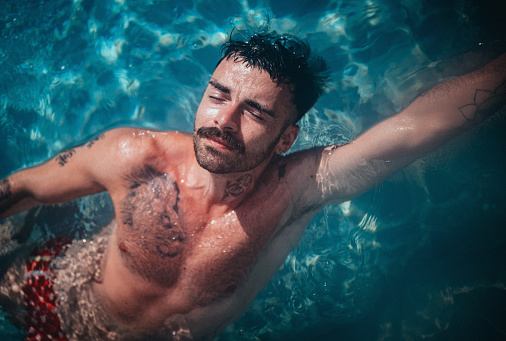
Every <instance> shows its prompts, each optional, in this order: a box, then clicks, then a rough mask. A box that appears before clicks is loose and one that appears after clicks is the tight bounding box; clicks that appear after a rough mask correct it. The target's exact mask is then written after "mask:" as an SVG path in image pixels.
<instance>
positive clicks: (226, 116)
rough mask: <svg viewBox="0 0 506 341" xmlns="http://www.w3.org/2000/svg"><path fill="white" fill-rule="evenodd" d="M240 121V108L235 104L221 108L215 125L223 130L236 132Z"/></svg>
mask: <svg viewBox="0 0 506 341" xmlns="http://www.w3.org/2000/svg"><path fill="white" fill-rule="evenodd" d="M240 119H241V113H240V108H239V106H238V105H236V104H230V105H228V106H226V107H223V108H221V110H220V111H219V112H218V114H217V116H216V118H215V121H214V122H215V123H216V124H217V125H218V126H219V127H220V128H221V129H222V130H223V131H225V130H227V131H233V132H235V131H237V130H238V129H239V125H240Z"/></svg>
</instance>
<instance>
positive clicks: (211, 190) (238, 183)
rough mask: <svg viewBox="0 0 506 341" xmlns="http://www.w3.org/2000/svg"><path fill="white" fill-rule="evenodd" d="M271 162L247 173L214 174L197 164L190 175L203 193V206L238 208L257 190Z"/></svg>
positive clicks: (194, 184)
mask: <svg viewBox="0 0 506 341" xmlns="http://www.w3.org/2000/svg"><path fill="white" fill-rule="evenodd" d="M268 164H269V162H268V161H267V162H265V163H263V164H261V165H259V166H258V167H256V168H255V169H253V170H251V171H247V172H239V173H228V174H214V173H211V172H209V171H207V170H205V169H203V168H202V167H200V165H198V163H197V162H195V165H194V167H193V168H194V169H193V171H192V172H191V175H189V176H190V177H191V178H189V179H190V181H191V183H192V184H193V186H191V187H194V188H200V189H201V190H202V191H203V196H202V200H203V202H202V204H203V205H206V203H207V205H208V206H215V205H219V206H228V207H229V208H232V209H235V208H237V207H238V206H239V205H240V204H241V203H242V202H243V201H244V200H245V199H246V198H247V197H248V196H249V195H251V193H252V192H253V191H254V190H255V187H256V184H257V182H258V180H259V179H260V178H261V176H262V175H263V173H264V171H265V169H266V168H267V166H268Z"/></svg>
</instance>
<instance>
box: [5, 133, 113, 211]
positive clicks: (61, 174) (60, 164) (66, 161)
mask: <svg viewBox="0 0 506 341" xmlns="http://www.w3.org/2000/svg"><path fill="white" fill-rule="evenodd" d="M103 136H104V135H100V136H98V137H96V138H95V139H93V140H91V141H89V142H87V143H86V144H84V145H82V146H80V147H76V148H71V149H68V150H66V151H64V152H62V153H60V154H58V155H57V156H56V157H54V158H52V159H51V160H49V161H47V162H45V163H43V164H41V165H39V166H35V167H31V168H27V169H23V170H20V171H18V172H16V173H13V174H11V175H9V176H8V177H6V178H4V179H1V180H0V219H1V218H5V217H8V216H10V215H13V214H15V213H18V212H20V211H23V210H26V209H29V208H32V207H35V206H37V205H41V204H55V203H59V202H63V201H66V200H70V199H75V198H78V197H81V196H84V195H88V194H92V193H97V192H100V191H103V190H104V188H103V186H101V185H100V184H99V183H98V182H97V181H96V178H95V173H94V171H93V170H92V169H91V167H92V165H93V164H95V166H97V163H96V160H97V159H98V157H97V153H99V152H100V151H101V150H102V149H103V147H102V148H101V147H100V146H99V144H100V143H101V142H102V141H100V140H101V139H103ZM97 149H98V150H97Z"/></svg>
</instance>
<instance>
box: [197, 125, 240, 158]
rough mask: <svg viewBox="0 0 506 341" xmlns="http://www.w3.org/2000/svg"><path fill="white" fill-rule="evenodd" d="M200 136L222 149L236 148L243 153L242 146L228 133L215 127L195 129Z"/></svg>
mask: <svg viewBox="0 0 506 341" xmlns="http://www.w3.org/2000/svg"><path fill="white" fill-rule="evenodd" d="M197 135H198V136H199V137H200V138H205V139H206V140H207V141H209V143H210V144H211V145H212V146H213V147H215V148H218V149H222V150H237V151H239V152H241V153H244V146H243V145H242V144H241V143H240V142H239V141H238V140H237V139H236V138H235V137H234V136H232V135H231V134H230V133H226V132H222V131H221V130H219V129H218V128H216V127H202V128H200V129H198V130H197Z"/></svg>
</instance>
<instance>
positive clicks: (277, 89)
mask: <svg viewBox="0 0 506 341" xmlns="http://www.w3.org/2000/svg"><path fill="white" fill-rule="evenodd" d="M222 51H223V53H224V54H223V57H222V58H221V59H220V61H219V63H218V65H217V67H216V69H215V70H214V73H213V75H212V77H211V79H210V81H209V84H208V87H207V89H206V92H205V94H204V96H203V98H202V101H201V103H200V106H199V109H198V111H197V116H196V118H195V126H194V149H195V155H196V158H197V161H198V163H199V165H200V166H201V167H203V168H204V169H206V170H208V171H210V172H212V173H220V174H225V173H235V172H245V171H250V170H252V169H254V168H256V167H257V166H259V165H262V164H263V165H267V163H268V162H269V160H270V159H271V158H272V156H273V155H274V153H284V152H286V151H287V150H288V149H289V148H290V146H291V145H292V144H293V142H294V141H295V139H296V137H297V134H298V132H299V127H298V126H296V125H295V123H296V122H297V121H298V120H299V119H300V117H301V116H302V115H303V114H304V113H305V112H306V111H307V110H309V109H310V108H311V107H312V106H313V104H314V103H315V102H316V100H317V99H318V97H319V95H320V94H321V93H322V91H323V85H324V80H325V79H326V75H325V74H324V70H325V62H323V60H322V59H321V58H319V57H312V56H311V55H310V50H309V47H308V45H307V44H304V43H302V42H301V41H299V40H298V39H296V38H294V37H289V36H279V35H277V34H275V33H262V34H256V35H254V36H252V37H251V38H250V39H249V40H248V41H240V40H233V39H230V40H229V41H228V42H227V43H225V44H224V46H223V50H222ZM315 61H316V62H315Z"/></svg>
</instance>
